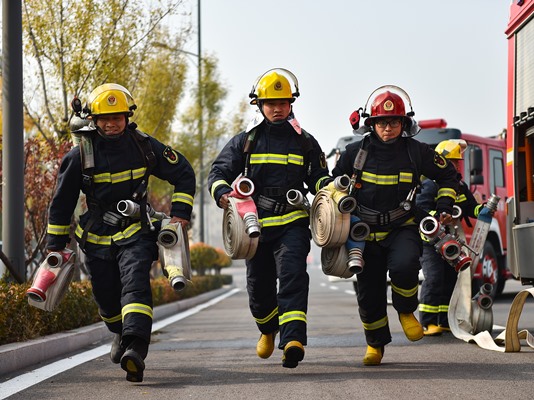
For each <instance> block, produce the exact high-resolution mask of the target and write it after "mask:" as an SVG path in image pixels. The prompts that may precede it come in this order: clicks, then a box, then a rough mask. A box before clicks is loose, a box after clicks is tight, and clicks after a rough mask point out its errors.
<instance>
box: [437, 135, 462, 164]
mask: <svg viewBox="0 0 534 400" xmlns="http://www.w3.org/2000/svg"><path fill="white" fill-rule="evenodd" d="M466 148H467V143H466V141H465V140H463V139H449V140H444V141H443V142H440V143H439V144H438V145H437V146H436V149H435V150H436V153H438V154H441V155H442V156H443V157H445V158H448V159H449V160H463V152H464V151H465V149H466Z"/></svg>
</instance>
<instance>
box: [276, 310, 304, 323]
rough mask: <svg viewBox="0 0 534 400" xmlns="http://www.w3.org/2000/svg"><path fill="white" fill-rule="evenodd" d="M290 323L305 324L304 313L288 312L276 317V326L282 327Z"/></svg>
mask: <svg viewBox="0 0 534 400" xmlns="http://www.w3.org/2000/svg"><path fill="white" fill-rule="evenodd" d="M291 321H302V322H304V323H307V322H308V321H307V320H306V313H305V312H304V311H288V312H286V313H283V314H282V315H280V316H279V317H278V324H279V325H283V324H287V323H288V322H291Z"/></svg>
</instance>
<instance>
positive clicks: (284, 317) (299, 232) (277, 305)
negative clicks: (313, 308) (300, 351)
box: [246, 224, 311, 349]
mask: <svg viewBox="0 0 534 400" xmlns="http://www.w3.org/2000/svg"><path fill="white" fill-rule="evenodd" d="M267 229H269V230H271V232H269V233H267V234H266V235H265V236H264V232H262V239H265V240H264V241H260V243H259V244H258V248H257V250H256V254H255V255H254V257H252V258H251V259H250V260H248V261H247V263H246V264H247V292H248V296H249V307H250V311H251V313H252V316H253V317H254V319H255V320H256V324H257V326H258V329H259V330H260V332H262V333H264V334H267V333H272V332H275V331H277V330H280V343H279V346H278V347H279V348H280V349H283V348H284V346H285V345H286V344H287V343H288V342H290V341H292V340H297V341H299V342H300V343H302V344H303V345H306V343H307V336H306V326H307V323H306V313H307V311H308V290H309V280H310V278H309V276H308V272H307V271H306V265H307V264H306V258H307V256H308V253H309V252H310V239H311V234H310V230H309V228H308V227H307V226H302V225H293V224H289V225H285V226H281V227H276V228H267ZM275 229H276V232H272V231H273V230H275ZM277 279H278V291H277Z"/></svg>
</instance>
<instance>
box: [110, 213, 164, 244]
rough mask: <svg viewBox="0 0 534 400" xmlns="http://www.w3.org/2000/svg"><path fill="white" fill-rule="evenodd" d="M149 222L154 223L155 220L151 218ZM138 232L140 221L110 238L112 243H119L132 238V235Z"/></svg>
mask: <svg viewBox="0 0 534 400" xmlns="http://www.w3.org/2000/svg"><path fill="white" fill-rule="evenodd" d="M151 221H152V222H154V221H156V219H154V218H152V219H151ZM140 230H141V221H139V222H135V223H133V224H131V225H130V226H129V227H128V228H126V229H125V230H123V231H120V232H117V233H116V234H114V235H113V236H112V239H113V241H114V242H118V241H121V240H124V239H128V238H129V237H132V236H133V235H135V234H136V233H137V232H139V231H140Z"/></svg>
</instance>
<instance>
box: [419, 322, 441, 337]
mask: <svg viewBox="0 0 534 400" xmlns="http://www.w3.org/2000/svg"><path fill="white" fill-rule="evenodd" d="M442 333H443V329H442V328H441V326H438V325H434V324H428V326H427V327H426V329H425V331H424V334H425V336H439V335H441V334H442Z"/></svg>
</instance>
